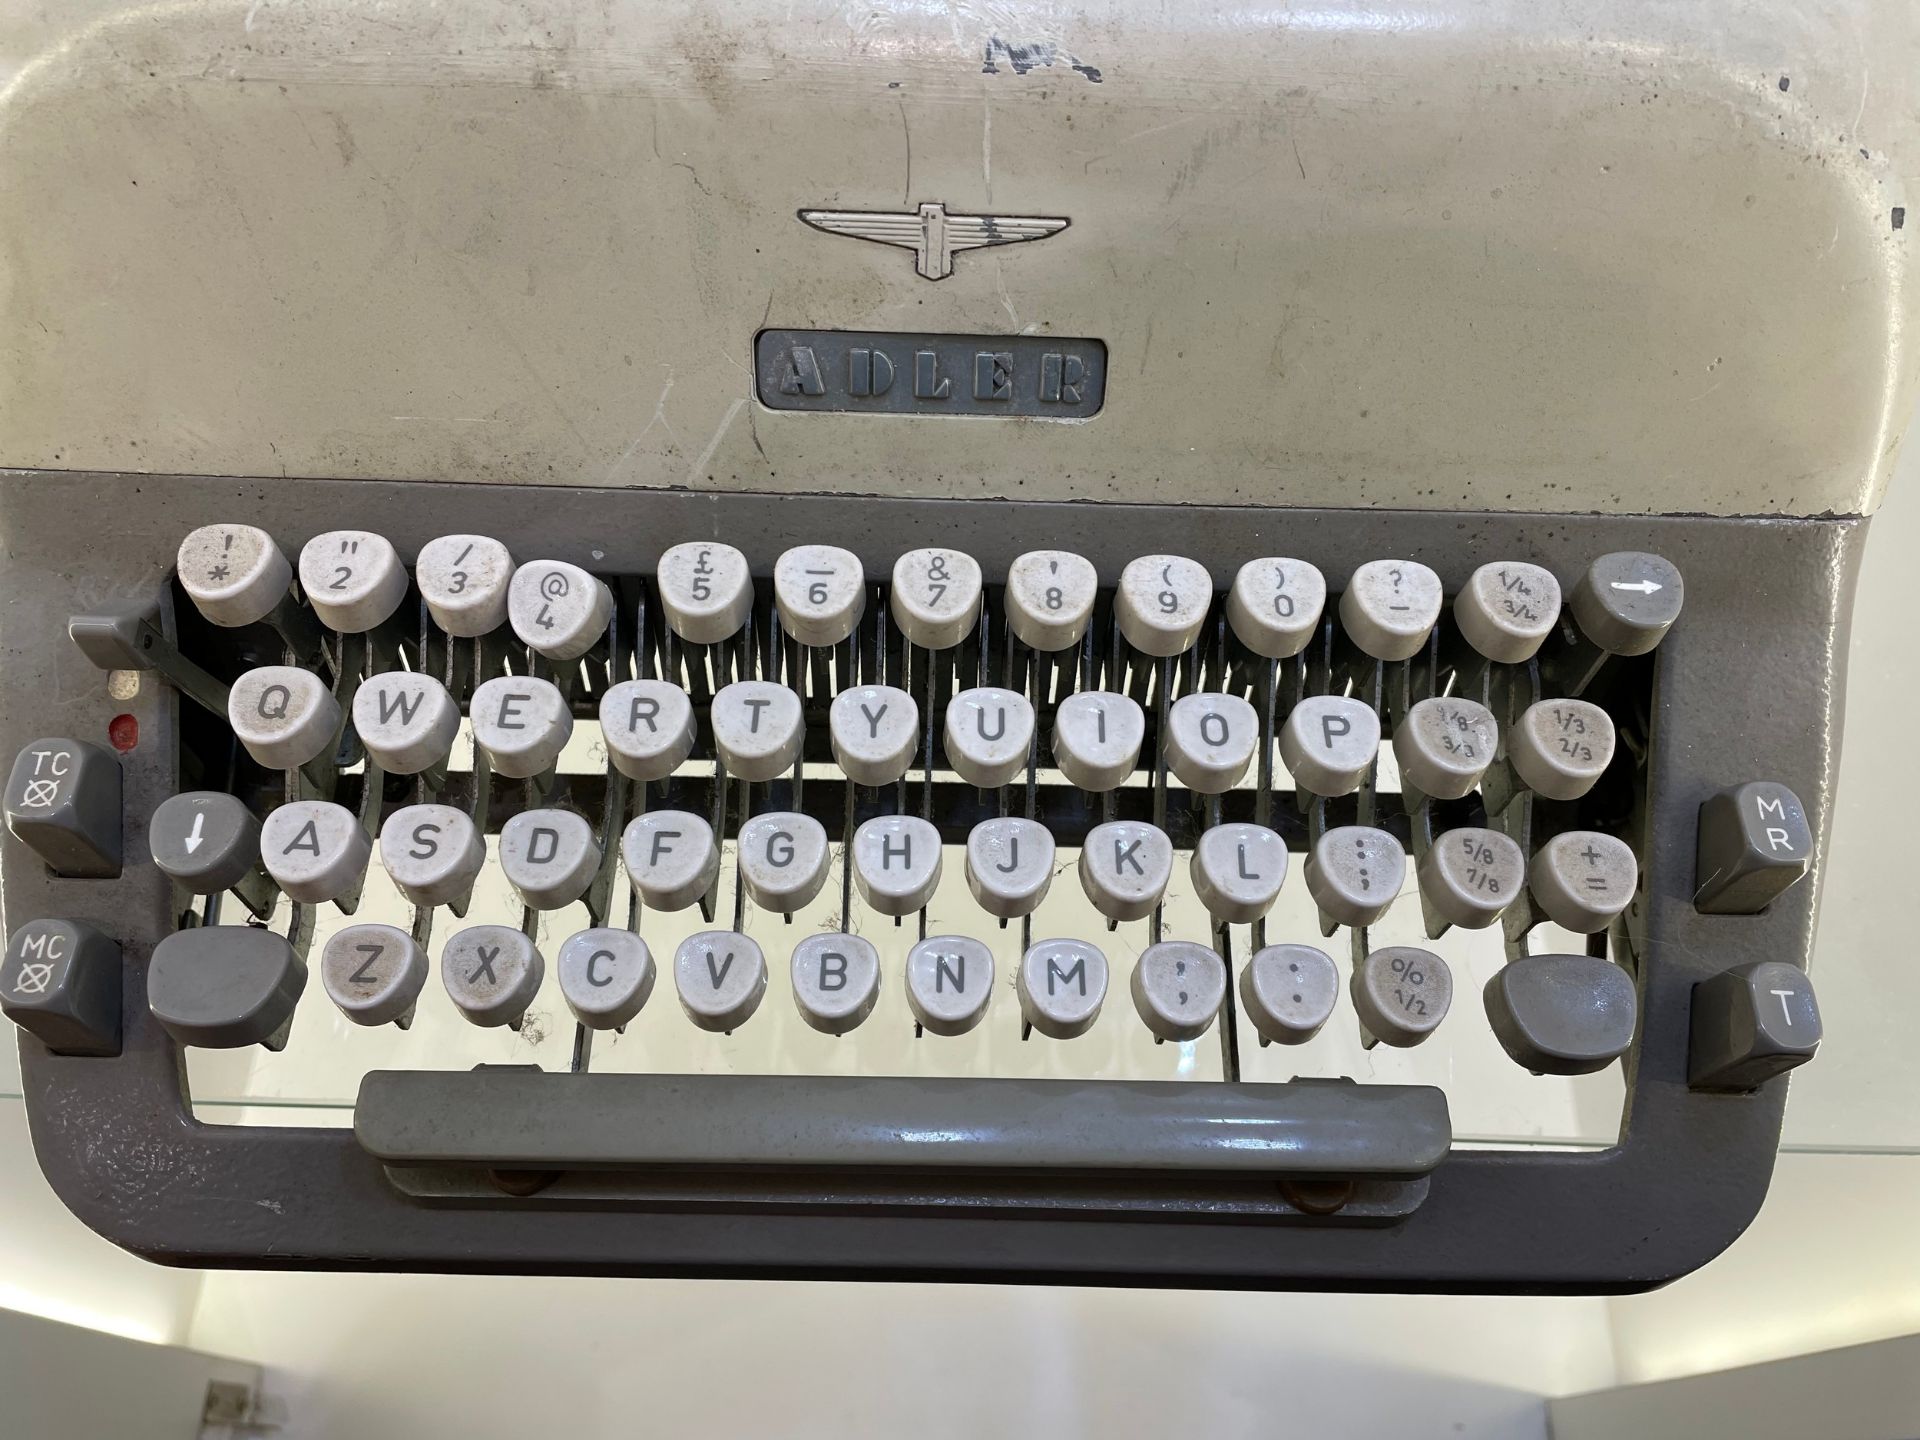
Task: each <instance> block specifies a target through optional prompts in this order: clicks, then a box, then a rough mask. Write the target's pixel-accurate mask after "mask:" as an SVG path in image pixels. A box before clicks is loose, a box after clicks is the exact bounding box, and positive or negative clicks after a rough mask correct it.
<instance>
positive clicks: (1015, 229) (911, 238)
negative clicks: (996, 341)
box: [800, 201, 1068, 280]
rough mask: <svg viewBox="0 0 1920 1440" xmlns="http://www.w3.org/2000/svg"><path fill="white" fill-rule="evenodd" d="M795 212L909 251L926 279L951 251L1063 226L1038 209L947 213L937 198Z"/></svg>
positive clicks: (948, 261) (833, 230)
mask: <svg viewBox="0 0 1920 1440" xmlns="http://www.w3.org/2000/svg"><path fill="white" fill-rule="evenodd" d="M800 218H801V219H802V220H804V221H806V222H807V224H809V225H811V226H812V227H813V228H814V229H816V230H824V231H826V232H827V233H828V234H829V235H851V236H852V237H853V238H854V239H856V240H871V241H872V242H873V243H874V244H876V245H898V246H899V247H900V248H901V249H902V250H911V251H913V258H914V269H916V270H918V271H919V272H920V274H921V275H922V276H923V277H925V278H926V279H928V280H944V279H946V278H947V276H949V275H951V274H952V273H953V257H954V256H955V255H957V254H959V253H960V252H961V251H962V250H978V249H980V248H981V247H982V246H985V245H1018V244H1020V243H1021V242H1022V241H1024V240H1044V239H1046V238H1047V236H1049V235H1058V234H1059V233H1060V232H1061V231H1062V230H1064V229H1066V228H1067V223H1068V222H1067V221H1066V220H1064V219H1049V218H1046V217H1044V216H1039V215H949V214H948V213H947V207H946V206H944V205H942V204H940V203H939V202H938V201H935V202H933V203H932V204H923V205H921V207H920V208H919V209H918V210H917V211H905V210H802V211H801V212H800Z"/></svg>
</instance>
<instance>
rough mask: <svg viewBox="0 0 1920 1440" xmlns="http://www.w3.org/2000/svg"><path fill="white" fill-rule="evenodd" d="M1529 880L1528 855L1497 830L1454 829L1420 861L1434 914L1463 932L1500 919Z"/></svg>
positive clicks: (1424, 889) (1422, 883)
mask: <svg viewBox="0 0 1920 1440" xmlns="http://www.w3.org/2000/svg"><path fill="white" fill-rule="evenodd" d="M1526 878H1527V861H1526V857H1525V856H1524V855H1522V854H1521V853H1520V847H1519V846H1518V845H1516V844H1514V843H1513V841H1512V840H1511V839H1509V838H1508V837H1507V836H1505V835H1503V834H1501V833H1500V832H1499V831H1498V830H1481V829H1475V828H1472V827H1467V828H1463V829H1459V830H1449V831H1447V832H1446V833H1445V834H1442V835H1440V836H1437V837H1436V838H1435V839H1434V842H1433V847H1432V848H1431V849H1430V850H1428V851H1427V854H1426V858H1425V859H1423V860H1422V861H1421V862H1420V894H1421V897H1422V898H1423V899H1425V901H1426V902H1427V905H1428V907H1429V908H1430V910H1431V911H1432V912H1433V914H1435V915H1437V916H1439V917H1440V919H1442V920H1444V921H1445V922H1446V923H1447V924H1449V925H1458V926H1459V927H1460V928H1461V929H1463V930H1484V929H1485V928H1486V927H1487V926H1489V925H1491V924H1493V922H1494V921H1496V920H1498V919H1499V918H1500V912H1501V911H1503V910H1505V909H1506V908H1507V906H1509V905H1511V904H1512V903H1513V902H1514V901H1515V900H1516V899H1517V898H1518V897H1519V895H1520V887H1521V886H1522V885H1524V884H1525V883H1526Z"/></svg>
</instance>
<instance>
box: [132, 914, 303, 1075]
mask: <svg viewBox="0 0 1920 1440" xmlns="http://www.w3.org/2000/svg"><path fill="white" fill-rule="evenodd" d="M306 988H307V967H306V965H305V964H304V963H303V962H302V961H301V959H300V957H299V956H298V955H296V954H294V951H293V947H292V946H291V945H289V944H288V943H287V942H286V939H285V937H283V936H280V935H276V934H274V933H273V932H272V931H271V930H261V929H259V928H257V927H255V926H252V925H197V926H195V927H194V928H193V929H191V930H180V931H176V932H175V933H174V934H172V935H169V936H167V938H166V939H164V940H162V941H161V942H160V943H159V944H158V945H156V946H154V947H153V958H152V959H151V960H150V961H149V962H148V964H147V1008H148V1009H149V1010H151V1011H152V1012H153V1018H154V1019H155V1020H157V1021H159V1022H160V1025H161V1028H162V1029H164V1030H165V1031H166V1032H167V1033H168V1034H169V1035H171V1036H172V1037H173V1038H174V1040H175V1041H177V1042H178V1043H179V1044H182V1045H197V1046H200V1047H201V1048H203V1049H208V1050H231V1049H237V1048H238V1047H240V1046H243V1045H264V1046H266V1047H267V1049H269V1050H279V1049H281V1048H282V1047H284V1046H285V1045H286V1043H287V1031H288V1030H289V1028H290V1027H291V1026H292V1024H293V1010H294V1006H296V1005H297V1004H299V1003H300V995H301V992H302V991H304V990H305V989H306Z"/></svg>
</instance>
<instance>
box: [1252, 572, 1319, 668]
mask: <svg viewBox="0 0 1920 1440" xmlns="http://www.w3.org/2000/svg"><path fill="white" fill-rule="evenodd" d="M1326 606H1327V577H1326V576H1324V575H1322V574H1321V573H1320V571H1319V569H1318V568H1317V567H1316V566H1313V565H1309V564H1308V563H1307V562H1306V561H1304V560H1294V559H1292V558H1290V557H1282V556H1273V557H1270V558H1267V559H1264V560H1249V561H1248V562H1247V563H1246V564H1244V565H1242V566H1241V567H1240V571H1239V573H1238V574H1237V575H1235V576H1234V577H1233V588H1232V589H1231V590H1229V591H1228V592H1227V622H1228V623H1229V624H1230V625H1232V626H1233V633H1234V634H1235V635H1238V636H1239V637H1240V643H1241V644H1243V645H1245V646H1246V647H1247V648H1248V649H1249V650H1251V651H1253V653H1254V654H1256V655H1264V656H1266V657H1267V658H1268V659H1269V660H1285V659H1286V658H1287V657H1288V656H1291V655H1298V654H1299V653H1300V652H1301V651H1302V650H1304V649H1305V648H1306V645H1307V642H1308V641H1309V640H1311V639H1312V638H1313V636H1314V632H1315V631H1316V630H1318V629H1319V628H1320V616H1321V613H1322V612H1323V611H1324V610H1325V609H1326Z"/></svg>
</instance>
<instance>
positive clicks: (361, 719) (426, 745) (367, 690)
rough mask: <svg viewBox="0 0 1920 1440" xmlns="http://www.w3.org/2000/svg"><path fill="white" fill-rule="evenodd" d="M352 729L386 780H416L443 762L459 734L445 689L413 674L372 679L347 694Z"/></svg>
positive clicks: (457, 720) (391, 673) (455, 709)
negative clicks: (391, 777)
mask: <svg viewBox="0 0 1920 1440" xmlns="http://www.w3.org/2000/svg"><path fill="white" fill-rule="evenodd" d="M353 728H354V730H355V731H357V732H358V733H359V736H360V743H361V744H362V745H364V746H366V747H367V753H368V754H369V755H371V756H372V757H373V758H374V760H375V761H376V762H377V763H378V764H379V766H380V768H381V769H382V770H385V771H386V772H387V773H388V774H390V775H418V774H419V773H420V772H421V771H422V770H430V769H432V768H433V767H434V766H435V765H439V764H442V763H443V762H445V760H446V758H447V756H448V755H449V754H450V753H451V752H452V750H453V738H454V736H456V735H458V734H459V733H460V707H459V706H458V705H456V704H455V703H454V700H453V697H452V696H451V695H449V694H448V693H447V687H446V686H444V685H442V684H441V683H440V682H439V681H438V680H436V679H434V678H433V676H431V675H425V674H422V673H421V672H420V671H418V670H391V671H388V672H387V673H386V674H384V675H373V676H370V677H368V678H367V679H366V680H363V681H362V682H361V683H360V688H359V689H358V690H356V691H354V692H353Z"/></svg>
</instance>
